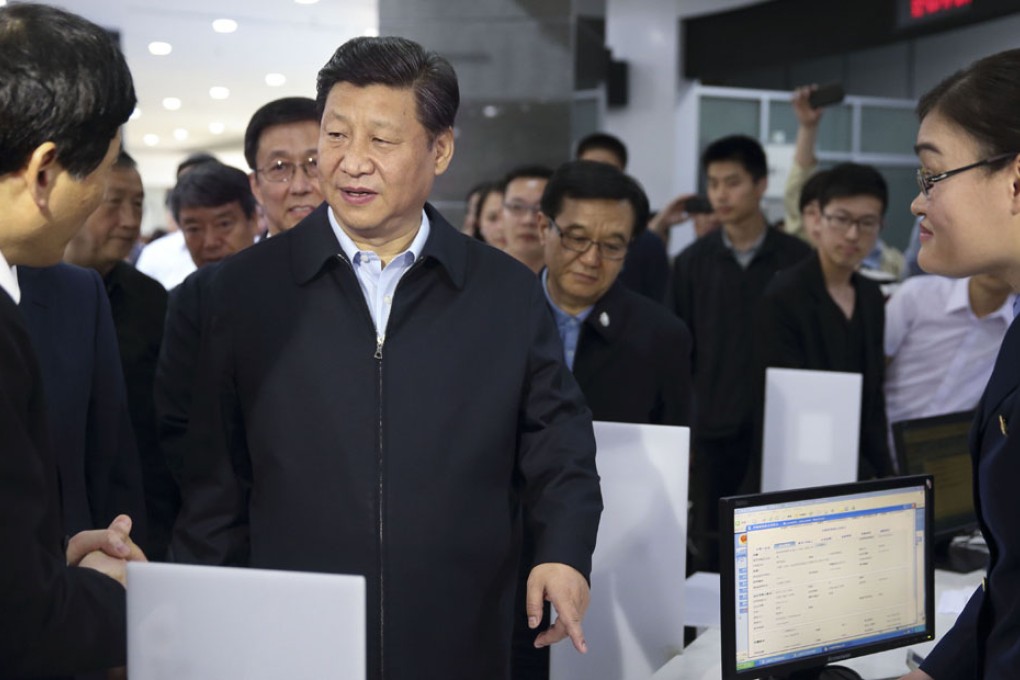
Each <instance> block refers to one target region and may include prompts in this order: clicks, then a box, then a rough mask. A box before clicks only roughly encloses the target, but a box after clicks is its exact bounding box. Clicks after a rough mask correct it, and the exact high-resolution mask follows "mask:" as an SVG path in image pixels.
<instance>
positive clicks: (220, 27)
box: [212, 19, 237, 33]
mask: <svg viewBox="0 0 1020 680" xmlns="http://www.w3.org/2000/svg"><path fill="white" fill-rule="evenodd" d="M212 28H213V30H214V31H216V32H217V33H233V32H234V31H236V30H237V22H236V21H234V20H233V19H217V20H216V21H214V22H212Z"/></svg>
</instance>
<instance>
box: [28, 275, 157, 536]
mask: <svg viewBox="0 0 1020 680" xmlns="http://www.w3.org/2000/svg"><path fill="white" fill-rule="evenodd" d="M18 279H19V282H20V285H21V302H20V307H21V310H22V313H23V314H24V318H25V324H26V326H27V327H28V330H29V333H30V334H31V336H32V344H33V346H34V347H35V349H36V353H37V355H38V357H39V366H40V368H41V370H42V378H43V384H44V385H45V391H46V409H47V413H48V418H49V427H50V439H51V441H52V442H53V450H54V452H55V453H56V455H57V466H58V468H59V470H60V488H61V497H62V499H63V506H64V523H65V529H66V531H67V532H68V534H76V533H78V532H79V531H84V530H86V529H95V528H106V526H107V525H109V523H110V522H111V521H113V518H114V517H116V516H117V515H118V514H120V513H125V514H128V515H130V516H131V519H132V521H133V528H132V531H131V535H132V537H134V538H135V539H136V540H138V541H140V542H143V544H144V538H145V534H146V526H145V519H146V518H145V496H144V491H143V488H142V473H141V466H140V464H139V460H138V447H137V444H136V443H135V437H134V431H133V429H132V427H131V416H130V414H129V411H128V405H127V394H126V390H125V386H124V373H123V369H122V368H121V362H120V355H119V351H118V345H117V335H116V331H115V330H114V326H113V318H112V316H111V313H110V303H109V300H108V299H107V296H106V290H105V289H104V287H103V282H102V279H100V278H99V274H97V273H96V272H94V271H92V270H91V269H82V268H81V267H75V266H74V265H69V264H58V265H55V266H53V267H46V268H42V269H35V268H32V267H19V268H18Z"/></svg>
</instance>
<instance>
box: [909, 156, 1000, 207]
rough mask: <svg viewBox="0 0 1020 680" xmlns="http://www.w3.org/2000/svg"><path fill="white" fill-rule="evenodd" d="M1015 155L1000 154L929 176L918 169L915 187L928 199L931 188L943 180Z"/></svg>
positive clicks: (922, 169) (921, 169)
mask: <svg viewBox="0 0 1020 680" xmlns="http://www.w3.org/2000/svg"><path fill="white" fill-rule="evenodd" d="M1015 155H1017V152H1016V151H1014V152H1012V153H1000V154H999V155H998V156H992V157H991V158H986V159H984V160H983V161H978V162H977V163H971V164H970V165H965V166H963V167H962V168H956V169H955V170H946V171H945V172H940V173H939V174H937V175H929V174H928V173H926V172H925V171H924V168H918V169H917V186H918V187H919V188H920V189H921V193H922V194H924V197H925V198H928V196H929V195H930V193H931V188H932V187H933V186H935V185H936V184H938V183H939V182H941V181H942V180H944V179H949V178H950V177H952V176H953V175H959V174H960V173H961V172H967V171H968V170H973V169H974V168H980V167H981V166H982V165H989V164H991V163H997V162H998V161H1002V160H1005V159H1007V158H1009V157H1011V156H1015Z"/></svg>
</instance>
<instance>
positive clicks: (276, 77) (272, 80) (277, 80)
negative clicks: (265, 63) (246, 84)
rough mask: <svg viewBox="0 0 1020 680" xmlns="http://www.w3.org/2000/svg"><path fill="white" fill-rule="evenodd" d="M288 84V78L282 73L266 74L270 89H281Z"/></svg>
mask: <svg viewBox="0 0 1020 680" xmlns="http://www.w3.org/2000/svg"><path fill="white" fill-rule="evenodd" d="M286 82H287V76H285V75H283V74H282V73H267V74H266V85H268V86H270V87H280V86H281V85H283V84H285V83H286Z"/></svg>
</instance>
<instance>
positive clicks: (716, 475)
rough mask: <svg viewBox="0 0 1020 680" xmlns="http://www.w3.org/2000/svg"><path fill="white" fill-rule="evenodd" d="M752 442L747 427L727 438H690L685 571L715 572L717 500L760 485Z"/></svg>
mask: <svg viewBox="0 0 1020 680" xmlns="http://www.w3.org/2000/svg"><path fill="white" fill-rule="evenodd" d="M754 440H755V439H754V436H753V428H752V427H751V426H750V425H748V426H747V427H744V428H741V430H740V431H739V432H737V433H736V434H735V435H733V436H730V437H698V436H695V437H694V438H693V439H692V446H691V456H692V461H691V477H690V486H689V497H690V500H691V503H692V507H691V515H690V522H689V524H688V534H689V536H690V541H689V542H688V544H689V548H690V554H689V555H688V564H689V567H688V571H691V570H692V568H693V571H711V572H718V571H719V541H720V527H719V499H720V498H723V497H725V496H736V495H739V494H744V493H756V492H757V491H758V489H759V488H760V486H761V482H760V477H761V471H760V469H759V467H760V466H759V465H757V464H756V463H755V462H754V458H755V456H754V448H755V447H754ZM722 533H723V534H724V535H725V534H728V533H732V532H722Z"/></svg>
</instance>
